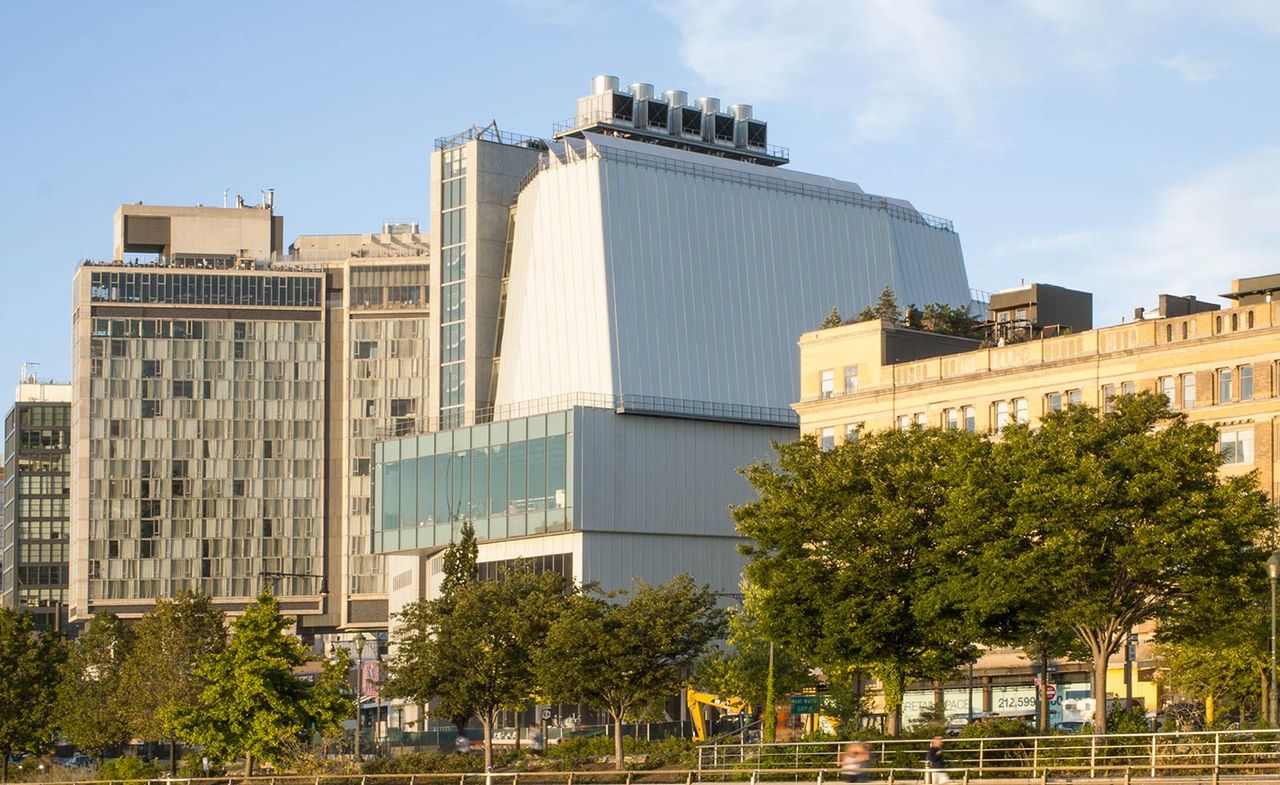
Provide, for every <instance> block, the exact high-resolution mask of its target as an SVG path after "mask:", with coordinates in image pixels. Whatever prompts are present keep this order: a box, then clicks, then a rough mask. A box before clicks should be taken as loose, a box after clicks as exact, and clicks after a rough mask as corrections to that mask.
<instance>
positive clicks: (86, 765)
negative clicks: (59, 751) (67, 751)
mask: <svg viewBox="0 0 1280 785" xmlns="http://www.w3.org/2000/svg"><path fill="white" fill-rule="evenodd" d="M61 763H62V765H63V766H66V767H67V768H68V769H92V768H93V767H94V762H93V758H90V757H89V756H88V755H85V754H84V753H83V752H77V753H76V754H75V755H72V756H71V757H70V758H64V759H63V760H62V761H61Z"/></svg>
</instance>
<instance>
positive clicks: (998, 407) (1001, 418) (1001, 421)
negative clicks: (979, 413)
mask: <svg viewBox="0 0 1280 785" xmlns="http://www.w3.org/2000/svg"><path fill="white" fill-rule="evenodd" d="M993 419H994V420H995V424H996V432H997V433H998V432H1000V431H1003V430H1004V429H1005V428H1006V427H1008V425H1009V402H1008V401H996V404H995V417H994V418H993Z"/></svg>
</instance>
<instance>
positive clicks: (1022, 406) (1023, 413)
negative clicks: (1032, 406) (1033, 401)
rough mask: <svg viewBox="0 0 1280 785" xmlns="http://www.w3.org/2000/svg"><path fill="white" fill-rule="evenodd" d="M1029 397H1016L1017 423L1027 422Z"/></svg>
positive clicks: (1015, 416) (1014, 418) (1014, 403)
mask: <svg viewBox="0 0 1280 785" xmlns="http://www.w3.org/2000/svg"><path fill="white" fill-rule="evenodd" d="M1027 414H1028V412H1027V399H1026V398H1015V399H1014V400H1013V421H1014V422H1016V423H1025V422H1026V421H1027V419H1028V417H1027Z"/></svg>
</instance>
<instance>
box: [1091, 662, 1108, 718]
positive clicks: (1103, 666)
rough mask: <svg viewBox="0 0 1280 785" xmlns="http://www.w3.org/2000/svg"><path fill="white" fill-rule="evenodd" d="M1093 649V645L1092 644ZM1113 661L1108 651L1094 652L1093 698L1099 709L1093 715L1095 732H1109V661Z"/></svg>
mask: <svg viewBox="0 0 1280 785" xmlns="http://www.w3.org/2000/svg"><path fill="white" fill-rule="evenodd" d="M1090 647H1091V648H1092V647H1093V644H1090ZM1109 659H1111V653H1110V652H1108V651H1101V652H1100V651H1097V650H1096V649H1095V650H1094V652H1093V697H1094V701H1095V703H1096V705H1097V708H1096V709H1095V710H1094V713H1093V732H1094V733H1106V732H1107V660H1109Z"/></svg>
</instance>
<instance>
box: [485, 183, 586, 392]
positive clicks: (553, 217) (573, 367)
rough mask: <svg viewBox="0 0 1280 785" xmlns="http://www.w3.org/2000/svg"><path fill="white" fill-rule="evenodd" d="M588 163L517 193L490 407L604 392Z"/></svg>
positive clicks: (532, 184) (533, 184)
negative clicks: (499, 354)
mask: <svg viewBox="0 0 1280 785" xmlns="http://www.w3.org/2000/svg"><path fill="white" fill-rule="evenodd" d="M596 163H597V162H595V161H589V162H585V163H583V164H580V165H573V166H560V167H556V168H554V169H551V170H548V171H546V172H543V173H542V174H541V175H539V176H538V177H537V178H536V179H535V180H534V181H533V183H531V184H530V185H529V186H528V187H527V188H525V190H524V192H523V193H522V194H521V197H520V207H519V209H518V211H517V213H516V236H515V243H514V246H513V248H512V262H511V279H510V282H509V284H508V288H507V292H508V294H507V313H506V322H505V324H504V326H503V345H502V350H501V351H502V364H501V367H500V371H499V374H498V389H497V398H496V401H495V404H496V405H497V406H504V405H507V404H512V403H521V402H524V401H531V400H537V399H539V398H548V397H552V396H557V395H563V394H567V393H579V392H592V393H608V392H610V382H609V376H610V368H611V367H612V361H611V358H610V351H611V349H610V342H609V335H610V333H609V318H608V311H607V308H608V297H607V296H606V292H605V270H604V261H603V255H602V252H601V247H602V239H601V231H602V223H601V220H600V194H599V182H600V181H599V178H598V177H597V175H596V172H595V168H596Z"/></svg>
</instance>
